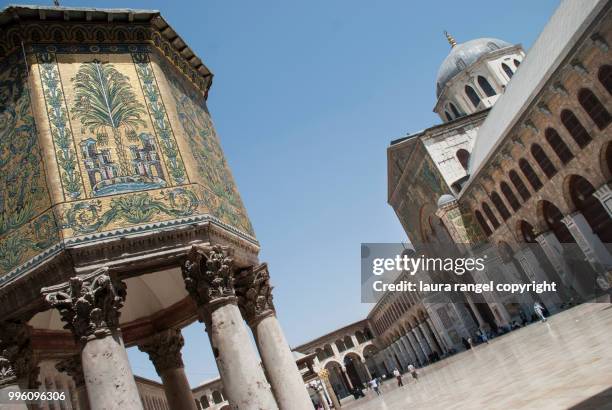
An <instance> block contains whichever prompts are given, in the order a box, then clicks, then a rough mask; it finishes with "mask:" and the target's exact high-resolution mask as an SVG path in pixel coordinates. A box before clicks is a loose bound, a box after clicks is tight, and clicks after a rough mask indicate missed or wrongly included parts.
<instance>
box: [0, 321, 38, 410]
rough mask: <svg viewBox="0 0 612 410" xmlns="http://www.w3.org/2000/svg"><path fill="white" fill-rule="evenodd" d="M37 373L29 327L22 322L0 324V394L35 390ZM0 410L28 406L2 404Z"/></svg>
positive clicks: (17, 409)
mask: <svg viewBox="0 0 612 410" xmlns="http://www.w3.org/2000/svg"><path fill="white" fill-rule="evenodd" d="M38 371H39V368H38V367H37V366H36V364H35V362H34V358H33V350H32V341H31V338H30V328H29V326H28V325H26V324H25V323H23V322H9V321H7V322H0V393H1V394H2V395H5V394H8V392H11V391H13V392H19V391H21V390H23V389H33V388H36V387H37V382H36V378H37V377H38ZM2 409H6V410H26V409H28V406H27V405H26V404H3V405H2Z"/></svg>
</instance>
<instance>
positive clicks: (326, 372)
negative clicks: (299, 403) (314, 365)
mask: <svg viewBox="0 0 612 410" xmlns="http://www.w3.org/2000/svg"><path fill="white" fill-rule="evenodd" d="M319 378H320V379H321V381H322V382H323V385H324V387H325V391H327V394H328V395H329V398H330V399H331V401H332V404H333V405H334V409H336V410H338V409H340V400H338V396H336V392H335V391H334V388H333V387H332V385H331V383H330V382H329V370H327V369H323V370H321V371H320V372H319ZM283 410H284V409H283Z"/></svg>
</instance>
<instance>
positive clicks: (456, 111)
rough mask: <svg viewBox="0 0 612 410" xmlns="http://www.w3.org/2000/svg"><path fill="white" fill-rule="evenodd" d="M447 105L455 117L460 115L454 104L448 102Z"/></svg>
mask: <svg viewBox="0 0 612 410" xmlns="http://www.w3.org/2000/svg"><path fill="white" fill-rule="evenodd" d="M448 106H449V107H450V109H451V111H452V112H453V115H454V116H455V118H459V117H461V114H460V113H459V110H458V109H457V107H456V106H455V104H453V103H449V104H448Z"/></svg>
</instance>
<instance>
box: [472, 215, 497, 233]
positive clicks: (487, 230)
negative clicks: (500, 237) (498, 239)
mask: <svg viewBox="0 0 612 410" xmlns="http://www.w3.org/2000/svg"><path fill="white" fill-rule="evenodd" d="M474 215H476V221H478V225H480V228H481V229H482V231H483V232H484V233H485V235H487V236H491V234H492V233H493V231H491V228H489V225H488V224H487V221H485V219H484V216H482V213H481V212H480V211H478V210H476V211H475V212H474Z"/></svg>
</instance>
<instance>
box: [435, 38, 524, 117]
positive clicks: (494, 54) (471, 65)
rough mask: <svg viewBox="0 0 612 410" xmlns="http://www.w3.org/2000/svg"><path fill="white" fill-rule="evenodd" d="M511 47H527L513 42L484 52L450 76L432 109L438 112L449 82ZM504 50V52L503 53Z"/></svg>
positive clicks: (522, 49)
mask: <svg viewBox="0 0 612 410" xmlns="http://www.w3.org/2000/svg"><path fill="white" fill-rule="evenodd" d="M511 49H517V50H521V51H523V53H524V52H525V49H524V48H523V45H522V44H521V43H517V44H513V45H511V46H508V47H504V48H499V49H497V50H493V51H490V52H488V53H487V54H483V55H481V56H480V57H478V58H477V59H476V61H474V62H473V63H472V64H470V65H469V66H467V67H466V68H464V69H463V70H461V71H459V72H458V73H457V74H455V75H454V76H452V77H451V78H449V79H448V80H447V81H446V84H445V85H444V89H443V90H442V92H441V93H440V96H436V103H435V104H434V107H433V108H432V111H433V112H435V113H436V114H437V112H436V108H438V105H440V102H441V100H442V98H443V97H444V95H445V94H446V91H447V90H448V85H449V83H451V82H452V81H454V80H455V79H456V78H457V77H459V75H461V74H462V73H465V72H467V71H468V70H469V69H470V68H472V67H474V66H475V65H476V64H478V63H480V62H481V61H482V60H484V59H486V58H489V57H497V56H498V54H500V55H501V54H504V53H505V52H506V51H510V50H511ZM502 51H503V52H504V53H502Z"/></svg>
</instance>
